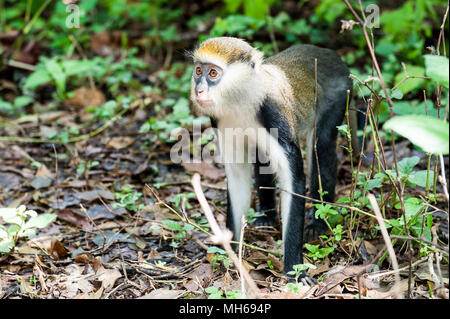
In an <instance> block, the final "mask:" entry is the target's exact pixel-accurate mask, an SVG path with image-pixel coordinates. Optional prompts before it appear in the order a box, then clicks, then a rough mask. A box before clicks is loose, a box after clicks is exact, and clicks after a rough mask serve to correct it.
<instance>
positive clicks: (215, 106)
mask: <svg viewBox="0 0 450 319" xmlns="http://www.w3.org/2000/svg"><path fill="white" fill-rule="evenodd" d="M191 84H192V87H191V100H192V101H193V102H194V105H196V107H197V111H199V112H200V113H202V114H205V115H209V116H213V117H216V118H221V117H223V116H227V115H232V116H236V115H239V114H241V115H242V112H243V111H244V110H246V108H247V111H248V107H249V106H251V105H255V104H258V105H259V103H260V101H262V99H263V94H264V93H263V92H264V91H263V90H262V87H263V84H262V82H261V80H260V79H259V76H258V75H257V70H256V68H255V65H254V64H250V63H240V62H236V63H232V64H226V63H223V62H222V61H220V60H219V59H212V58H209V59H208V60H204V61H201V60H200V61H199V60H197V61H195V63H194V71H193V75H192V82H191ZM241 115H239V116H241Z"/></svg>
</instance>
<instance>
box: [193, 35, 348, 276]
mask: <svg viewBox="0 0 450 319" xmlns="http://www.w3.org/2000/svg"><path fill="white" fill-rule="evenodd" d="M191 57H192V59H193V66H194V68H193V74H192V78H191V92H190V99H191V100H192V103H193V105H194V109H195V112H196V113H197V114H201V115H206V116H209V117H210V118H211V123H212V125H213V126H214V127H215V128H217V130H218V132H219V133H220V134H221V135H223V136H225V138H221V139H219V148H220V150H221V153H222V155H223V157H227V155H229V154H233V155H236V156H237V155H242V156H241V158H244V160H243V161H236V160H234V159H235V157H232V158H231V159H230V160H224V166H225V173H226V177H227V186H228V188H227V216H226V226H227V228H229V229H230V230H232V232H233V236H234V239H235V240H238V239H239V237H240V232H241V227H242V216H246V214H247V212H248V210H249V208H250V206H251V196H252V185H253V181H252V175H253V171H254V180H255V184H256V191H257V195H258V197H259V203H260V210H261V211H263V212H265V214H264V215H263V216H260V217H258V218H257V219H256V221H255V222H254V224H255V225H258V226H273V225H275V224H276V221H277V210H276V186H277V183H278V185H279V188H280V190H281V191H280V217H281V222H282V232H281V233H282V234H281V236H282V241H283V245H284V248H283V258H284V269H283V272H284V274H285V275H286V276H287V277H288V278H289V277H291V278H292V275H290V274H288V272H290V271H292V270H293V266H294V265H297V264H302V263H303V256H302V247H303V241H304V236H305V235H307V234H309V235H314V234H317V233H318V232H322V231H323V230H324V222H323V221H322V220H321V219H315V218H314V217H313V220H312V222H311V223H310V224H309V225H306V227H305V199H304V197H301V196H302V195H303V196H304V195H305V189H306V184H307V183H308V184H309V190H310V196H311V197H312V198H313V199H320V198H321V196H320V195H321V194H319V189H320V187H319V178H318V177H319V170H320V178H321V185H322V189H323V190H324V193H323V200H324V201H327V202H333V200H334V195H335V184H336V177H337V176H336V174H337V155H336V139H337V127H336V126H338V125H340V124H341V123H342V121H343V119H344V114H345V109H346V106H347V99H348V97H349V96H350V94H351V87H352V83H351V80H350V78H349V70H348V68H347V66H346V65H345V64H344V62H343V61H342V60H341V58H340V57H339V55H338V54H337V53H336V52H335V51H333V50H330V49H326V48H320V47H317V46H313V45H307V44H300V45H295V46H292V47H290V48H288V49H286V50H284V51H281V52H279V53H277V54H275V55H273V56H271V57H268V58H264V55H263V53H262V52H261V51H260V50H258V49H257V48H254V47H252V46H251V45H250V44H248V43H247V42H246V41H244V40H242V39H239V38H234V37H216V38H209V39H207V40H205V41H203V42H202V43H201V44H200V45H199V46H198V47H197V48H196V49H195V50H194V51H193V52H192V53H191ZM229 129H232V130H238V132H239V134H241V135H242V136H241V137H243V138H244V140H245V141H244V143H241V144H240V145H237V143H234V141H227V138H226V132H227V130H229ZM271 131H274V132H276V134H272V132H271ZM255 132H257V133H258V134H257V133H255ZM301 139H306V140H307V144H308V148H307V163H308V164H307V167H308V174H307V176H305V173H304V165H303V159H302V151H301V148H300V140H301ZM242 145H244V147H242ZM245 146H246V147H245ZM249 150H251V151H252V152H250V151H249ZM249 153H252V154H255V153H256V155H254V156H253V158H254V161H253V162H254V163H253V162H252V161H250V160H249V159H250V156H249ZM317 164H319V168H318V167H317ZM263 168H269V172H268V171H267V170H266V171H264V172H263V170H262V169H263ZM307 179H308V180H307ZM261 187H265V188H261ZM297 194H298V195H300V196H296V195H297ZM304 276H305V273H302V274H301V277H304Z"/></svg>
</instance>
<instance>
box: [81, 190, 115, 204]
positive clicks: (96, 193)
mask: <svg viewBox="0 0 450 319" xmlns="http://www.w3.org/2000/svg"><path fill="white" fill-rule="evenodd" d="M73 196H74V197H75V198H78V199H81V200H85V201H88V202H90V201H93V200H95V199H98V198H100V197H101V198H103V199H108V200H113V199H114V195H113V193H111V192H110V191H108V190H106V189H95V190H92V191H87V192H79V193H73Z"/></svg>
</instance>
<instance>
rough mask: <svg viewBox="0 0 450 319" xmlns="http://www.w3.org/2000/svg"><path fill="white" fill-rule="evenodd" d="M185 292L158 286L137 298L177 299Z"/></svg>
mask: <svg viewBox="0 0 450 319" xmlns="http://www.w3.org/2000/svg"><path fill="white" fill-rule="evenodd" d="M185 292H186V291H185V290H169V289H165V288H159V289H155V290H153V291H151V292H150V293H149V294H147V295H144V296H142V297H139V298H138V299H178V298H179V297H181V296H182V295H183V294H184V293H185Z"/></svg>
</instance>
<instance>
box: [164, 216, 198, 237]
mask: <svg viewBox="0 0 450 319" xmlns="http://www.w3.org/2000/svg"><path fill="white" fill-rule="evenodd" d="M162 223H163V224H164V226H166V227H167V228H168V229H170V230H173V231H174V232H175V234H174V237H175V239H183V238H185V237H186V236H187V232H188V231H191V230H193V229H194V226H192V225H191V224H186V223H180V222H178V221H175V220H172V219H164V220H163V221H162Z"/></svg>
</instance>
